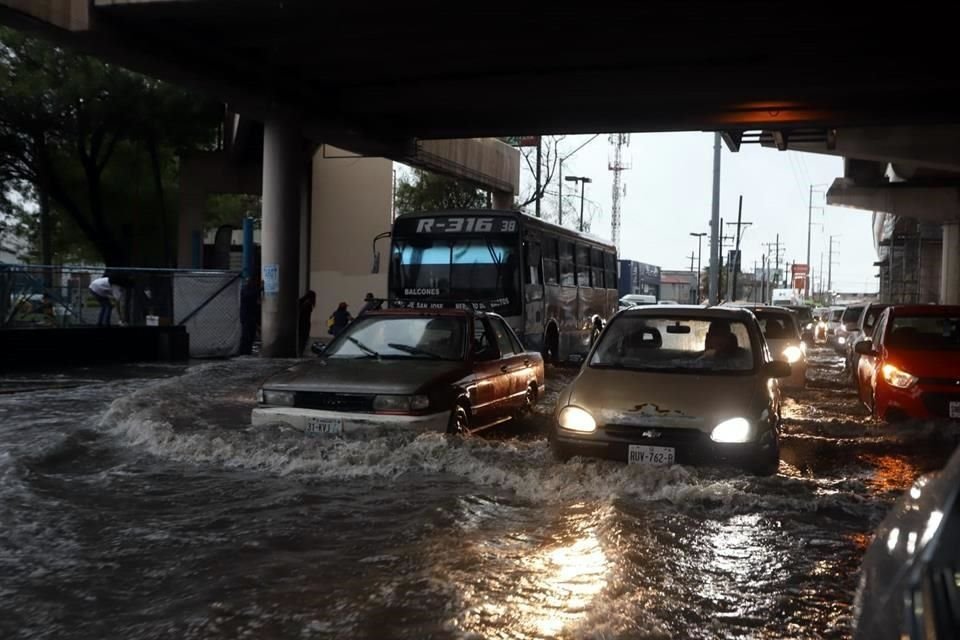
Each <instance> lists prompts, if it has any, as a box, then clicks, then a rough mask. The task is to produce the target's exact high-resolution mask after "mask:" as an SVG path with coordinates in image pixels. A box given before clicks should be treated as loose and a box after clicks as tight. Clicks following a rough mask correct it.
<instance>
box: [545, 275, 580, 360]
mask: <svg viewBox="0 0 960 640" xmlns="http://www.w3.org/2000/svg"><path fill="white" fill-rule="evenodd" d="M544 307H545V311H544V325H543V326H544V332H546V328H547V325H548V324H549V323H550V322H554V323H556V325H557V329H558V330H559V332H560V335H559V338H560V342H559V344H558V345H557V346H558V351H559V353H558V354H557V357H558V358H559V359H560V360H563V359H565V358H566V357H567V355H569V354H570V347H571V344H570V342H569V341H570V336H571V334H572V333H573V332H575V331H576V330H577V289H576V288H575V287H561V286H560V285H554V284H548V285H545V286H544Z"/></svg>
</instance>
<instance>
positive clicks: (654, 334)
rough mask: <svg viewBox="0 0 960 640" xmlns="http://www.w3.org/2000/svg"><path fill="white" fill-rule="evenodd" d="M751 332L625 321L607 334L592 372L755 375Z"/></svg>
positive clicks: (668, 321) (682, 321)
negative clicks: (736, 373) (607, 370)
mask: <svg viewBox="0 0 960 640" xmlns="http://www.w3.org/2000/svg"><path fill="white" fill-rule="evenodd" d="M754 360H755V358H754V351H753V348H752V347H751V342H750V332H749V331H748V329H747V326H746V325H745V324H744V323H743V322H740V321H730V320H726V319H722V318H716V319H711V318H684V317H651V316H621V317H620V318H617V319H616V320H614V321H613V322H611V324H610V326H609V327H608V328H607V330H606V331H604V333H603V336H602V337H601V339H600V344H598V345H597V349H596V351H594V354H593V357H592V358H591V359H590V366H591V367H594V368H613V369H633V370H638V371H669V372H674V373H688V372H689V373H704V372H712V371H717V372H721V371H722V372H730V371H738V372H747V371H752V370H753V369H754Z"/></svg>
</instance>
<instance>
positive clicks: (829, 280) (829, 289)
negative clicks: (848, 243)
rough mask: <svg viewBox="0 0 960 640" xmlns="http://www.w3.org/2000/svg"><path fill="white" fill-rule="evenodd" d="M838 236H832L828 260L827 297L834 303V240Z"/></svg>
mask: <svg viewBox="0 0 960 640" xmlns="http://www.w3.org/2000/svg"><path fill="white" fill-rule="evenodd" d="M836 237H837V236H830V252H829V257H828V259H827V295H828V296H829V297H830V302H833V239H834V238H836Z"/></svg>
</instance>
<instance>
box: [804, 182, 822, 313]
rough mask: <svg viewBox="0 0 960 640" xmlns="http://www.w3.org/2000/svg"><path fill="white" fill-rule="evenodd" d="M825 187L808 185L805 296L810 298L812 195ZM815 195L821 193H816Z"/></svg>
mask: <svg viewBox="0 0 960 640" xmlns="http://www.w3.org/2000/svg"><path fill="white" fill-rule="evenodd" d="M823 186H826V185H822V184H812V185H810V202H809V204H808V205H807V276H808V277H807V278H806V296H807V297H810V280H811V278H810V277H809V276H810V230H811V229H812V228H813V194H814V190H813V188H814V187H823ZM816 193H821V192H820V191H817V192H816Z"/></svg>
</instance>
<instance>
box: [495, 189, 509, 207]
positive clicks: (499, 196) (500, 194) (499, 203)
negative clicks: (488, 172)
mask: <svg viewBox="0 0 960 640" xmlns="http://www.w3.org/2000/svg"><path fill="white" fill-rule="evenodd" d="M492 195H493V208H494V209H506V210H512V209H513V193H512V192H510V191H493V192H492Z"/></svg>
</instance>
